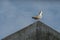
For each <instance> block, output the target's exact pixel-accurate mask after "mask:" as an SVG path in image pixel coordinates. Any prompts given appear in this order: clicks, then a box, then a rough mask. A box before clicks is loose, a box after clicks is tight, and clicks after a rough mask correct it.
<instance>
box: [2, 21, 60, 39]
mask: <svg viewBox="0 0 60 40" xmlns="http://www.w3.org/2000/svg"><path fill="white" fill-rule="evenodd" d="M2 40H60V33H59V32H57V31H56V30H54V29H52V28H51V27H49V26H47V25H46V24H44V23H42V22H40V21H37V22H35V23H33V24H31V25H29V26H27V27H25V28H23V29H22V30H19V31H17V32H15V33H13V34H11V35H9V36H7V37H5V38H3V39H2Z"/></svg>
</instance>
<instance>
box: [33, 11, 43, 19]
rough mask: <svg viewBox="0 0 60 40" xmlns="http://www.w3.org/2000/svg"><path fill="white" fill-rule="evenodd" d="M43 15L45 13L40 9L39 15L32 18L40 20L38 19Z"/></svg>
mask: <svg viewBox="0 0 60 40" xmlns="http://www.w3.org/2000/svg"><path fill="white" fill-rule="evenodd" d="M42 15H43V13H42V11H40V12H39V15H37V16H34V17H32V18H33V19H35V20H38V19H41V18H42Z"/></svg>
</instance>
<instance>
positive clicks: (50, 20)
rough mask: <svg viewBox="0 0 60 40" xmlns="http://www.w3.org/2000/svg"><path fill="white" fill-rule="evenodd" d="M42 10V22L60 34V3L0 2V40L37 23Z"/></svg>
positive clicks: (0, 0) (9, 0)
mask: <svg viewBox="0 0 60 40" xmlns="http://www.w3.org/2000/svg"><path fill="white" fill-rule="evenodd" d="M40 10H42V11H43V18H42V19H41V20H40V21H42V22H43V23H45V24H47V25H49V26H50V27H52V28H53V29H55V30H57V31H58V32H60V1H19V0H18V1H17V0H0V39H2V38H4V37H6V36H8V35H10V34H12V33H14V32H16V31H18V30H21V29H22V28H24V27H26V26H28V25H30V24H32V23H33V22H35V20H33V19H32V18H31V17H32V16H35V15H37V14H38V12H39V11H40Z"/></svg>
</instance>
